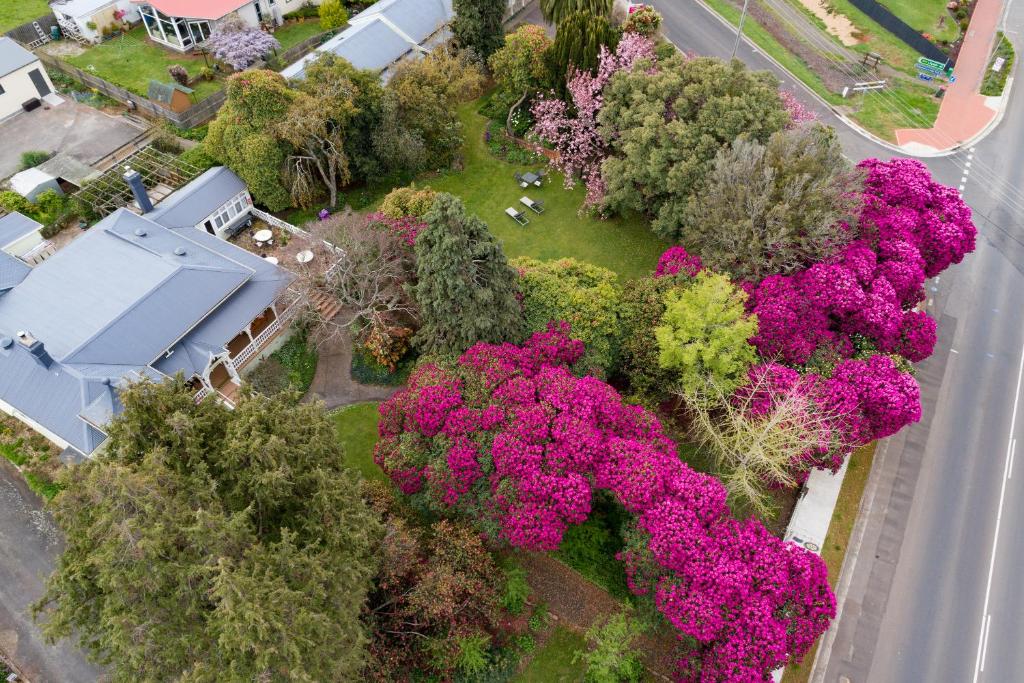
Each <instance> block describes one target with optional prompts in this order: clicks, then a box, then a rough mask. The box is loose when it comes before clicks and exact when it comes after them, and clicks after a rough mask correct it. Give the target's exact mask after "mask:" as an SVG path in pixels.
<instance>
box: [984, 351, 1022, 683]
mask: <svg viewBox="0 0 1024 683" xmlns="http://www.w3.org/2000/svg"><path fill="white" fill-rule="evenodd" d="M1021 379H1024V347H1021V355H1020V367H1019V368H1018V369H1017V390H1016V391H1015V392H1014V395H1013V414H1012V417H1011V418H1010V435H1009V443H1007V444H1006V464H1005V465H1004V466H1003V484H1002V486H1000V487H999V507H998V508H997V509H996V510H997V512H996V530H995V533H994V534H993V535H992V557H991V559H990V560H989V563H988V581H986V582H985V603H984V605H983V606H982V608H981V633H980V634H978V656H977V658H976V659H975V661H974V683H978V676H979V675H980V674H981V667H982V666H983V665H984V664H983V662H982V655H983V649H984V647H985V645H986V643H985V633H986V628H985V623H986V620H987V619H986V615H988V601H989V598H990V597H991V596H992V575H993V574H994V573H995V570H996V546H997V545H998V544H999V525H1000V523H1001V522H1002V521H1003V503H1004V502H1005V501H1006V482H1007V476H1006V475H1007V474H1008V473H1009V470H1010V458H1011V457H1012V456H1013V442H1014V438H1013V431H1014V429H1016V427H1017V408H1018V407H1019V406H1020V383H1021Z"/></svg>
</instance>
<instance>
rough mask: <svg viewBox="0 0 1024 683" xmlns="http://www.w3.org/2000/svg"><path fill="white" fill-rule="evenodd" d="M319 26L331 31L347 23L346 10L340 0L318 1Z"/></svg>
mask: <svg viewBox="0 0 1024 683" xmlns="http://www.w3.org/2000/svg"><path fill="white" fill-rule="evenodd" d="M318 12H319V14H320V28H322V29H323V30H325V31H333V30H334V29H336V28H341V27H342V26H344V25H345V24H347V23H348V11H347V10H346V9H345V6H344V5H343V4H341V0H323V2H321V3H320V9H319V10H318Z"/></svg>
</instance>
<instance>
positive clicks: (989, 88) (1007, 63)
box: [981, 31, 1016, 97]
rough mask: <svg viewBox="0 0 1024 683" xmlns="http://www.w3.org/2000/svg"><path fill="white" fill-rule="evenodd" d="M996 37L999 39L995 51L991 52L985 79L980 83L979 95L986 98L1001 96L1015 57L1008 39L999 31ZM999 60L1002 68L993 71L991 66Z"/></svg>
mask: <svg viewBox="0 0 1024 683" xmlns="http://www.w3.org/2000/svg"><path fill="white" fill-rule="evenodd" d="M997 35H998V38H999V39H998V41H997V42H996V49H995V50H993V51H992V57H991V59H989V62H988V69H987V70H986V71H985V78H984V80H982V82H981V94H982V95H985V96H986V97H995V96H997V95H1002V94H1003V88H1005V87H1006V79H1007V78H1008V77H1009V76H1010V74H1011V73H1012V72H1013V60H1014V57H1015V56H1016V55H1015V54H1014V51H1013V45H1011V44H1010V41H1009V39H1007V37H1006V36H1005V35H1004V34H1003V32H1002V31H999V32H998V34H997ZM1000 58H1002V60H1003V66H1002V67H1001V68H1000V69H999V71H993V70H992V66H993V65H994V64H995V62H996V60H997V59H1000Z"/></svg>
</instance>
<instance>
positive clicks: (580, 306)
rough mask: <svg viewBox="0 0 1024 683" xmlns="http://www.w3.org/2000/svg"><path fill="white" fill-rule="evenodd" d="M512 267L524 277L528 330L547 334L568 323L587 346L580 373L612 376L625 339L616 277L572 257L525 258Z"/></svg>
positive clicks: (524, 306)
mask: <svg viewBox="0 0 1024 683" xmlns="http://www.w3.org/2000/svg"><path fill="white" fill-rule="evenodd" d="M512 266H513V267H514V268H516V269H518V270H519V272H520V273H521V277H520V280H519V282H520V288H521V289H522V294H523V313H524V314H525V315H526V327H527V331H528V332H541V331H543V330H545V329H547V326H548V323H549V322H552V321H559V320H564V321H565V322H567V323H569V325H570V327H571V328H572V337H573V338H574V339H579V340H581V341H582V342H583V343H584V344H585V345H586V349H587V350H586V353H585V354H584V356H583V358H581V359H580V361H579V366H578V369H579V370H581V371H583V372H590V371H596V372H597V374H599V375H602V376H606V375H608V374H609V373H611V372H612V371H613V370H614V368H615V367H616V365H617V359H618V346H619V338H620V336H621V328H620V325H619V314H618V309H619V304H620V297H621V294H622V291H621V290H620V288H619V285H618V282H617V276H616V275H615V273H613V272H612V271H610V270H608V269H607V268H601V267H599V266H595V265H592V264H590V263H583V262H582V261H577V260H576V259H571V258H567V259H559V260H557V261H537V260H534V259H530V258H520V259H516V260H514V261H513V262H512Z"/></svg>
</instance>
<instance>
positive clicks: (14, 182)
mask: <svg viewBox="0 0 1024 683" xmlns="http://www.w3.org/2000/svg"><path fill="white" fill-rule="evenodd" d="M56 180H57V179H56V178H54V177H53V176H52V175H50V174H49V173H47V172H46V171H44V170H42V169H41V168H39V167H38V166H33V167H32V168H26V169H25V170H24V171H18V172H17V173H15V174H14V175H12V176H11V177H10V178H9V179H8V180H7V182H8V183H9V184H10V186H11V189H12V190H14V191H15V192H17V193H18V194H20V195H21V196H22V197H28V196H29V195H30V194H32V193H33V192H36V191H38V190H39V188H40V187H41V186H44V185H49V186H50V187H53V186H55V184H56Z"/></svg>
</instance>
